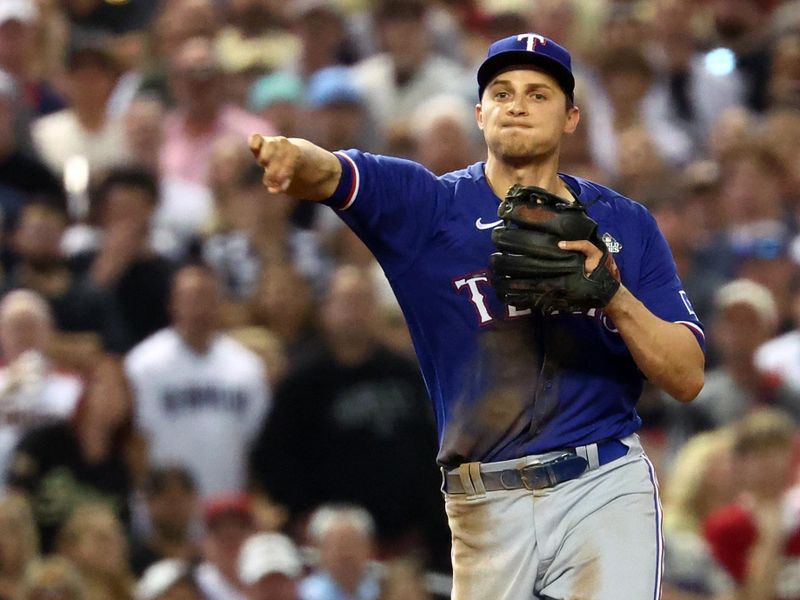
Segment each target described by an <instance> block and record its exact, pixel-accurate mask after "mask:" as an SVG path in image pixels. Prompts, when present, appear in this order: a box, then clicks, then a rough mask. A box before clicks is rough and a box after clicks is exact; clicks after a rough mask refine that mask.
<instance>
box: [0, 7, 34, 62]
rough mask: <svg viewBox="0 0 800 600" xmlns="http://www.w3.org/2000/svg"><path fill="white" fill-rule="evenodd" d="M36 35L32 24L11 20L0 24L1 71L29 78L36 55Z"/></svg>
mask: <svg viewBox="0 0 800 600" xmlns="http://www.w3.org/2000/svg"><path fill="white" fill-rule="evenodd" d="M34 48H35V35H34V28H33V26H32V25H31V24H28V23H23V22H22V21H18V20H17V19H11V20H8V21H6V22H5V23H2V24H0V69H3V70H5V71H8V72H10V73H13V74H14V75H16V76H27V75H28V74H29V73H28V69H29V65H30V61H31V58H32V57H33V55H34Z"/></svg>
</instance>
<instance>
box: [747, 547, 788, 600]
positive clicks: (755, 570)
mask: <svg viewBox="0 0 800 600" xmlns="http://www.w3.org/2000/svg"><path fill="white" fill-rule="evenodd" d="M781 541H782V539H781V537H780V535H774V534H773V535H771V534H767V535H763V532H762V536H761V539H759V541H758V542H757V543H756V545H755V546H754V547H753V550H752V552H751V553H750V560H749V561H748V565H747V574H746V576H745V580H744V583H743V584H742V586H741V588H740V590H739V595H738V597H739V598H740V599H742V600H773V599H774V598H775V582H776V581H777V578H778V571H779V566H780V555H781Z"/></svg>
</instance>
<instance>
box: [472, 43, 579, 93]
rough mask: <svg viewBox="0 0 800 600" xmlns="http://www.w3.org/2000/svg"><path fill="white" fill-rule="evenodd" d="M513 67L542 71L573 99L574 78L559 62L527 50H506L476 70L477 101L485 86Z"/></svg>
mask: <svg viewBox="0 0 800 600" xmlns="http://www.w3.org/2000/svg"><path fill="white" fill-rule="evenodd" d="M515 65H519V66H530V67H531V68H534V69H539V70H541V71H544V72H545V73H547V74H549V75H551V76H552V77H553V78H554V79H555V80H556V81H557V82H558V84H559V85H560V86H561V89H562V90H563V91H564V93H565V94H566V95H567V96H568V97H569V98H572V97H573V94H574V90H575V77H573V75H572V73H570V72H569V71H568V70H567V69H566V68H565V67H564V65H562V64H561V63H560V62H558V61H557V60H555V59H552V58H550V57H548V56H545V55H543V54H535V53H533V52H528V51H527V50H508V51H506V52H501V53H499V54H495V55H494V56H492V57H490V58H487V59H486V60H485V61H484V62H483V64H482V65H481V66H480V68H479V69H478V95H479V98H478V99H479V100H480V98H481V97H483V91H484V90H485V89H486V86H488V85H489V84H490V83H491V81H492V79H494V78H495V76H496V75H497V74H498V73H501V72H502V71H504V70H506V69H508V68H509V67H513V66H515Z"/></svg>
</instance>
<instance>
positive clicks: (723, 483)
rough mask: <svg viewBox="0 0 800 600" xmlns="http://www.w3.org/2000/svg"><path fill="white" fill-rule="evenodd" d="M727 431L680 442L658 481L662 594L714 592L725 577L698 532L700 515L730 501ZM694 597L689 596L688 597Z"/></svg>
mask: <svg viewBox="0 0 800 600" xmlns="http://www.w3.org/2000/svg"><path fill="white" fill-rule="evenodd" d="M732 434H733V432H732V431H731V429H730V428H721V429H716V430H714V431H709V432H704V433H700V434H697V435H695V436H693V437H692V438H690V439H689V440H688V441H687V442H686V443H685V444H684V445H683V446H681V447H680V450H679V451H678V453H677V455H676V456H675V457H674V460H673V462H672V464H671V466H670V467H669V471H668V473H667V477H666V480H665V482H664V546H665V549H666V550H665V553H664V598H665V600H683V599H684V598H686V596H683V595H681V594H695V595H697V596H699V597H702V598H711V597H717V595H718V594H722V593H724V592H726V591H728V590H729V589H730V582H729V578H728V577H727V576H726V575H725V573H724V571H723V570H722V568H721V567H720V565H719V564H718V563H717V562H716V560H715V559H714V558H713V557H712V555H711V551H710V549H709V547H708V544H707V543H706V540H705V538H704V536H703V524H704V522H705V520H706V518H707V517H708V516H709V515H710V514H711V513H713V512H715V511H716V510H717V509H719V508H721V507H722V506H725V505H727V504H728V503H730V502H731V501H732V500H733V494H734V490H735V485H734V464H733V456H732V445H733V435H732ZM689 598H694V596H689Z"/></svg>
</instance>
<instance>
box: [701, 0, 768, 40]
mask: <svg viewBox="0 0 800 600" xmlns="http://www.w3.org/2000/svg"><path fill="white" fill-rule="evenodd" d="M708 5H709V8H710V9H711V16H712V18H713V20H714V27H715V28H716V30H717V33H719V35H720V36H721V37H722V38H723V39H724V40H726V41H736V40H738V39H739V38H740V37H742V36H743V35H744V34H745V33H747V32H749V31H752V30H754V29H756V28H758V27H759V26H760V24H761V21H762V13H761V11H760V9H759V7H758V6H757V4H756V2H755V1H754V0H712V1H711V2H709V3H708Z"/></svg>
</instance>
